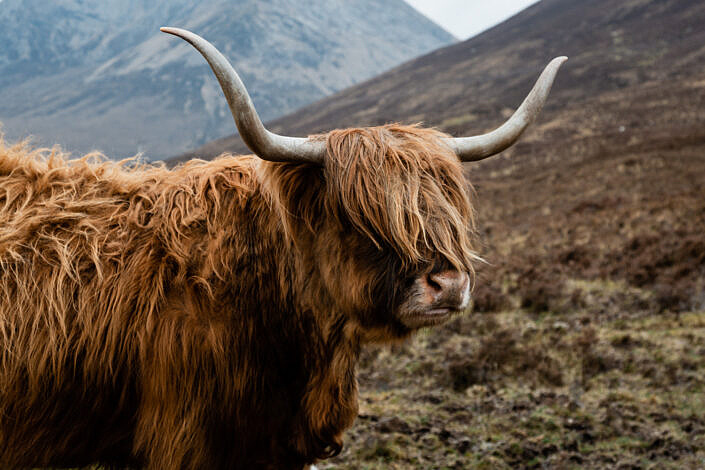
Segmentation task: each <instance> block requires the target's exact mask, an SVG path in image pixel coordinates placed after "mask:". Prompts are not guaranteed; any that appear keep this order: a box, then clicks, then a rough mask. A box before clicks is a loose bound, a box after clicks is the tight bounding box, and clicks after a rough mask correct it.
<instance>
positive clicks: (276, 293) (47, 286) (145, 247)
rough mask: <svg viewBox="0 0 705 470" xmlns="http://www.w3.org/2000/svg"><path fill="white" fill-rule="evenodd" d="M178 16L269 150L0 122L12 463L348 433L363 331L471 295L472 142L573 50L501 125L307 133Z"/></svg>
mask: <svg viewBox="0 0 705 470" xmlns="http://www.w3.org/2000/svg"><path fill="white" fill-rule="evenodd" d="M168 32H170V33H173V34H177V35H179V36H182V37H184V38H185V39H187V40H188V41H190V42H191V43H193V44H194V45H195V46H196V47H197V48H198V49H199V50H200V51H201V52H202V53H203V54H204V55H205V56H206V57H207V59H208V61H209V62H210V64H211V66H212V68H213V69H214V71H215V73H216V75H217V76H218V79H219V80H220V81H221V84H222V85H223V87H224V91H225V94H226V96H227V98H228V101H229V103H230V105H231V108H232V109H233V111H234V116H235V119H236V122H237V124H238V127H239V128H240V132H241V135H242V136H243V138H244V139H245V141H246V142H247V143H248V145H250V147H251V148H252V149H253V151H254V152H255V153H256V154H257V155H259V157H261V158H258V157H255V156H245V157H233V156H229V155H226V156H222V157H220V158H218V159H216V160H215V161H211V162H205V161H192V162H189V163H186V164H185V165H183V166H180V167H178V168H176V169H173V170H168V169H166V168H165V167H163V166H154V165H135V164H132V163H127V164H125V163H123V164H120V163H113V162H110V161H107V160H105V159H103V158H102V157H101V156H95V155H89V156H87V157H85V158H82V159H79V160H68V159H67V157H66V156H65V155H63V154H61V153H60V152H59V151H58V150H34V151H32V150H29V149H28V148H27V147H26V146H24V145H22V144H18V145H15V146H7V145H5V144H1V143H0V290H1V291H2V297H1V298H0V467H2V468H8V467H9V468H16V467H37V466H74V467H75V466H84V465H89V464H92V463H100V464H103V465H108V466H114V467H121V468H122V467H133V468H134V467H137V468H140V467H146V468H150V469H177V468H178V469H181V468H194V469H195V468H202V469H215V468H271V469H275V468H276V469H301V468H303V467H304V466H305V465H307V464H311V463H314V462H315V461H316V460H318V459H322V458H326V457H328V456H331V455H333V454H335V453H337V452H339V451H340V449H341V445H342V440H341V434H342V431H343V430H344V429H346V428H347V427H349V426H350V425H351V424H352V422H353V420H354V419H355V416H356V413H357V384H356V378H355V363H356V359H357V357H358V354H359V352H360V348H361V346H362V345H363V344H365V343H367V342H370V341H389V340H396V339H400V338H405V337H407V336H409V334H411V333H412V332H413V331H415V330H416V329H418V328H419V327H423V326H428V325H434V324H438V323H440V322H443V321H445V320H446V319H448V318H449V317H450V316H451V315H452V314H453V313H455V312H459V311H462V310H463V309H465V308H466V306H467V304H468V297H469V294H468V293H469V283H470V279H469V278H470V273H471V272H472V263H473V260H474V259H475V255H474V253H473V246H472V244H473V209H472V205H471V201H470V195H471V192H470V190H469V187H468V185H467V184H466V182H465V181H464V179H463V172H462V168H461V164H460V160H459V158H458V156H460V157H461V159H464V160H471V159H479V158H483V157H485V156H488V155H490V154H493V153H496V152H498V151H499V150H501V149H502V148H505V147H506V146H508V145H510V144H511V143H512V142H513V141H514V140H516V138H517V137H518V136H519V134H520V133H521V132H522V130H523V129H524V127H526V125H527V124H528V122H529V121H530V120H531V119H532V118H533V116H535V115H536V113H538V110H539V109H540V107H541V104H542V103H543V101H544V100H545V98H546V96H547V94H548V90H549V89H550V85H551V83H552V81H553V78H554V76H555V73H556V71H557V69H558V66H559V65H560V62H561V61H562V60H557V61H555V62H553V63H552V64H551V65H550V66H549V67H548V68H547V70H546V71H545V72H544V75H542V77H541V78H540V80H539V82H538V84H537V86H536V87H535V88H534V90H532V93H531V94H530V96H529V98H527V100H526V101H525V103H524V104H523V105H522V107H521V108H520V109H519V110H518V111H517V114H516V115H515V116H514V117H513V118H512V119H510V121H509V122H508V123H507V124H505V125H504V126H503V127H502V128H500V129H498V130H497V131H495V132H494V133H491V134H489V135H485V136H479V137H472V138H466V139H457V140H452V139H450V138H449V137H448V136H446V135H444V134H441V133H439V132H436V131H434V130H426V129H420V128H418V127H407V126H399V125H390V126H384V127H378V128H371V129H349V130H340V131H333V132H331V133H329V134H327V135H323V136H317V137H312V138H309V139H295V138H289V137H283V136H277V135H274V134H271V133H269V132H268V131H266V130H265V129H264V127H262V125H261V122H260V121H259V119H258V118H257V115H256V113H255V111H254V109H253V108H252V107H251V103H250V100H249V97H248V96H247V93H246V91H245V90H244V88H243V87H242V84H241V83H240V80H239V79H238V78H237V75H236V74H235V72H234V71H233V70H232V69H231V68H230V66H229V65H228V64H227V62H226V61H225V59H223V58H222V56H220V55H219V53H217V51H215V49H213V48H212V46H210V45H209V44H208V43H206V42H205V41H203V40H202V39H201V38H199V37H198V36H195V35H193V34H191V33H188V32H186V31H181V30H173V29H169V30H168ZM264 159H267V160H274V161H265V160H264ZM297 160H302V161H297Z"/></svg>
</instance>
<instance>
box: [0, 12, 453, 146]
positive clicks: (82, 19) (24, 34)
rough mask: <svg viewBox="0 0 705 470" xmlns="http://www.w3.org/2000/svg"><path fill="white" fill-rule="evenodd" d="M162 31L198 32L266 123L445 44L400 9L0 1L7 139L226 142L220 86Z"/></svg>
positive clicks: (445, 37) (1, 97)
mask: <svg viewBox="0 0 705 470" xmlns="http://www.w3.org/2000/svg"><path fill="white" fill-rule="evenodd" d="M371 13H374V14H371ZM164 25H171V26H179V27H185V28H188V29H191V30H193V31H195V32H198V33H199V34H201V35H203V36H204V37H206V38H208V39H209V40H211V41H212V42H213V43H214V44H216V45H217V46H218V47H220V48H221V49H222V50H223V51H224V52H225V53H226V54H227V55H228V56H229V57H231V58H232V59H233V60H234V61H235V62H236V63H238V64H239V65H240V71H241V73H242V76H243V79H244V80H245V82H246V83H248V85H250V90H251V92H252V95H253V99H254V101H255V103H256V104H257V106H258V108H259V110H260V112H261V114H262V116H263V117H264V118H265V119H272V118H274V117H277V116H281V115H283V114H286V113H287V112H290V111H292V110H294V109H296V108H298V107H300V106H302V105H304V104H307V103H310V102H312V101H315V100H317V99H320V98H321V97H323V96H326V95H329V94H331V93H333V92H335V91H338V90H340V89H343V88H345V87H348V86H350V85H353V84H355V83H357V82H360V81H361V80H364V79H366V78H369V77H371V76H374V75H376V74H378V73H380V72H382V71H384V70H387V69H389V68H391V67H393V66H395V65H397V64H399V63H401V62H403V61H405V60H408V59H410V58H413V57H416V56H418V55H420V54H422V53H425V52H428V51H430V50H433V49H436V48H438V47H440V46H442V45H446V44H448V43H450V42H452V41H453V40H454V39H453V38H452V37H451V36H450V35H449V34H448V33H447V32H445V31H444V30H442V29H441V28H440V27H438V26H437V25H435V24H433V23H432V22H431V21H429V20H428V19H426V18H425V17H424V16H422V15H420V14H419V13H417V12H416V11H415V10H414V9H412V8H411V7H409V6H408V5H407V4H406V3H405V2H403V1H402V0H391V1H382V0H360V1H355V2H346V1H343V0H333V1H328V0H326V1H323V0H314V1H303V0H294V1H292V0H273V1H268V2H259V1H256V0H237V1H231V2H224V1H221V0H205V1H195V0H178V1H167V0H156V1H152V2H146V1H145V0H129V1H118V0H108V1H104V0H100V1H99V0H57V1H52V2H48V3H47V2H44V1H41V0H4V1H3V2H2V3H0V31H3V41H4V42H3V47H2V48H1V49H0V122H2V123H3V131H4V132H5V133H6V135H7V137H8V138H10V139H17V138H22V137H25V136H26V135H29V134H32V135H34V136H36V138H37V140H38V143H40V144H45V145H51V144H54V143H59V144H61V145H62V146H63V147H65V148H68V149H69V150H71V151H74V152H77V153H79V152H85V151H88V150H91V149H94V148H98V149H101V150H103V151H105V152H106V153H107V154H108V155H110V156H111V157H115V158H119V157H125V156H130V155H133V154H134V153H136V152H138V151H142V152H144V154H145V156H146V157H147V158H165V157H168V156H169V155H173V154H176V153H179V152H183V151H184V150H186V149H188V148H193V147H196V146H198V145H202V144H203V143H205V142H207V141H209V140H212V139H214V138H218V137H221V136H224V135H227V134H228V133H229V132H230V130H231V124H232V122H231V120H230V119H229V118H228V117H227V112H226V111H227V106H226V104H225V100H224V99H222V97H221V94H220V91H219V89H218V86H217V83H216V82H215V80H214V79H213V78H212V77H211V75H210V71H209V70H208V68H207V66H206V65H205V64H204V62H203V60H202V58H201V57H200V56H198V54H197V53H195V51H193V50H192V48H190V47H188V46H187V45H186V44H184V43H183V42H181V41H178V40H176V39H174V38H170V37H167V35H165V34H162V33H160V32H159V27H160V26H164Z"/></svg>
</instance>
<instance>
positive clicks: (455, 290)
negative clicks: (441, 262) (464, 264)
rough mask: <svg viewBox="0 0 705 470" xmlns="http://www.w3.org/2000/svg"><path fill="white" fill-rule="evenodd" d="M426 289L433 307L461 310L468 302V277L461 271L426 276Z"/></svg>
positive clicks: (441, 272)
mask: <svg viewBox="0 0 705 470" xmlns="http://www.w3.org/2000/svg"><path fill="white" fill-rule="evenodd" d="M426 289H427V293H428V294H429V297H431V299H432V303H433V304H434V306H438V307H448V308H452V309H455V310H462V309H464V308H465V307H467V306H468V303H469V302H470V276H469V275H468V273H466V272H461V271H440V272H437V273H431V274H428V275H427V276H426Z"/></svg>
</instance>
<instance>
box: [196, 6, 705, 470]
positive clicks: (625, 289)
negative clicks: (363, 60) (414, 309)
mask: <svg viewBox="0 0 705 470" xmlns="http://www.w3.org/2000/svg"><path fill="white" fill-rule="evenodd" d="M703 24H705V4H703V3H702V2H694V1H684V0H658V1H657V0H624V1H620V2H609V1H607V0H589V1H584V0H543V1H542V2H540V3H538V4H536V5H534V6H533V7H531V8H530V9H528V10H526V11H524V12H523V13H521V14H519V15H518V16H516V17H514V18H512V19H510V20H509V21H507V22H505V23H503V24H501V25H499V26H497V27H496V28H494V29H492V30H490V31H488V32H486V33H484V34H482V35H481V36H479V37H476V38H473V39H471V40H469V41H466V42H464V43H461V44H457V45H454V46H451V47H447V48H445V49H441V50H439V51H436V52H434V53H432V54H430V55H428V56H425V57H422V58H420V59H418V60H415V61H413V62H410V63H407V64H405V65H403V66H401V67H399V68H397V69H395V70H393V71H391V72H390V73H387V74H385V75H382V76H380V77H377V78H375V79H373V80H371V81H369V82H367V83H365V84H362V85H360V86H357V87H354V88H351V89H348V90H346V91H344V92H342V93H339V94H337V95H335V96H332V97H330V98H328V99H325V100H323V101H321V102H318V103H316V104H314V105H312V106H309V107H308V108H305V109H303V110H301V111H300V112H298V113H296V114H294V115H291V116H288V117H286V118H283V119H280V120H278V121H275V122H274V123H272V127H273V128H274V129H276V130H277V131H280V132H284V133H288V134H293V135H306V134H308V133H314V132H319V131H324V130H327V129H331V128H334V127H344V126H361V125H375V124H381V123H384V122H388V121H404V122H416V121H423V122H424V123H426V124H427V125H432V126H438V127H439V128H441V129H443V130H445V131H448V132H450V133H452V134H454V135H461V134H474V133H478V132H482V131H485V130H488V129H490V128H492V127H494V126H496V125H497V124H499V123H500V122H501V121H502V120H503V119H504V118H505V117H506V116H507V115H509V113H510V112H511V110H512V109H513V107H515V106H516V105H518V104H519V103H520V101H521V99H522V98H523V96H524V95H525V94H526V92H527V91H528V90H529V88H530V86H531V83H532V82H533V80H534V79H535V78H536V76H537V75H538V73H539V71H540V69H541V67H542V66H543V65H544V64H545V63H547V62H548V60H549V59H550V58H552V57H553V56H557V55H563V54H565V55H568V56H570V60H569V62H568V63H567V64H566V65H565V66H564V69H563V70H562V71H561V73H560V74H559V77H558V80H557V82H556V85H555V86H554V91H553V93H552V95H551V97H550V98H549V103H548V105H547V107H546V109H545V111H544V113H543V115H542V117H541V118H540V120H539V122H538V124H537V125H535V126H534V127H533V128H532V129H531V130H530V131H529V132H528V133H527V135H526V136H525V138H524V139H523V140H522V141H521V143H520V144H518V145H517V146H515V147H514V148H513V149H511V150H509V151H507V152H505V153H504V154H503V156H500V157H497V158H495V159H492V160H489V161H486V162H482V163H480V164H475V165H468V167H467V171H468V178H469V179H470V180H471V181H472V182H473V183H474V185H475V187H476V190H477V201H478V202H477V210H478V213H479V221H480V227H481V231H482V233H481V240H482V242H481V243H482V245H481V249H480V252H481V254H482V255H483V256H484V257H485V259H486V260H487V264H485V265H482V266H479V267H478V275H477V280H476V287H475V305H474V309H473V312H472V313H470V314H469V315H466V316H464V317H462V318H459V319H457V320H455V321H454V322H452V323H451V324H449V325H447V326H445V327H443V328H440V329H435V330H431V331H428V332H425V333H424V334H421V335H419V336H418V337H417V338H415V339H414V340H413V341H412V342H410V343H408V344H405V345H403V346H400V347H395V348H392V349H390V348H373V349H370V350H368V351H367V352H366V353H365V357H364V360H363V361H362V363H361V365H360V376H361V380H360V386H361V391H362V397H361V405H362V406H361V415H360V418H359V419H358V421H357V423H356V425H355V427H354V429H353V430H352V431H351V432H350V433H349V434H348V439H347V444H346V447H345V450H344V451H343V453H342V454H341V455H340V456H339V457H337V458H336V459H335V460H334V461H333V462H332V463H325V464H323V465H322V468H337V469H340V468H350V469H352V468H380V469H381V468H399V469H402V468H403V469H406V468H492V469H494V468H539V467H543V468H659V469H660V468H702V467H703V466H705V451H704V450H703V449H704V448H705V446H704V445H705V406H703V405H704V403H703V400H704V398H703V397H705V395H703V391H704V389H705V28H703V27H702V25H703ZM224 150H235V151H238V150H239V151H241V150H243V148H242V146H241V144H239V143H238V142H237V140H236V139H234V138H231V139H226V140H223V141H219V142H214V143H211V144H210V145H209V146H207V147H205V148H202V149H199V150H198V151H196V152H194V154H198V155H203V156H209V155H213V154H216V153H219V152H221V151H224ZM194 154H191V155H189V156H192V155H194Z"/></svg>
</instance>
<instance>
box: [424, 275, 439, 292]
mask: <svg viewBox="0 0 705 470" xmlns="http://www.w3.org/2000/svg"><path fill="white" fill-rule="evenodd" d="M426 284H428V287H430V288H431V289H433V290H435V291H437V292H441V291H442V290H443V286H442V284H441V283H440V282H438V281H437V280H436V279H435V278H434V275H433V274H429V275H428V276H426Z"/></svg>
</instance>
